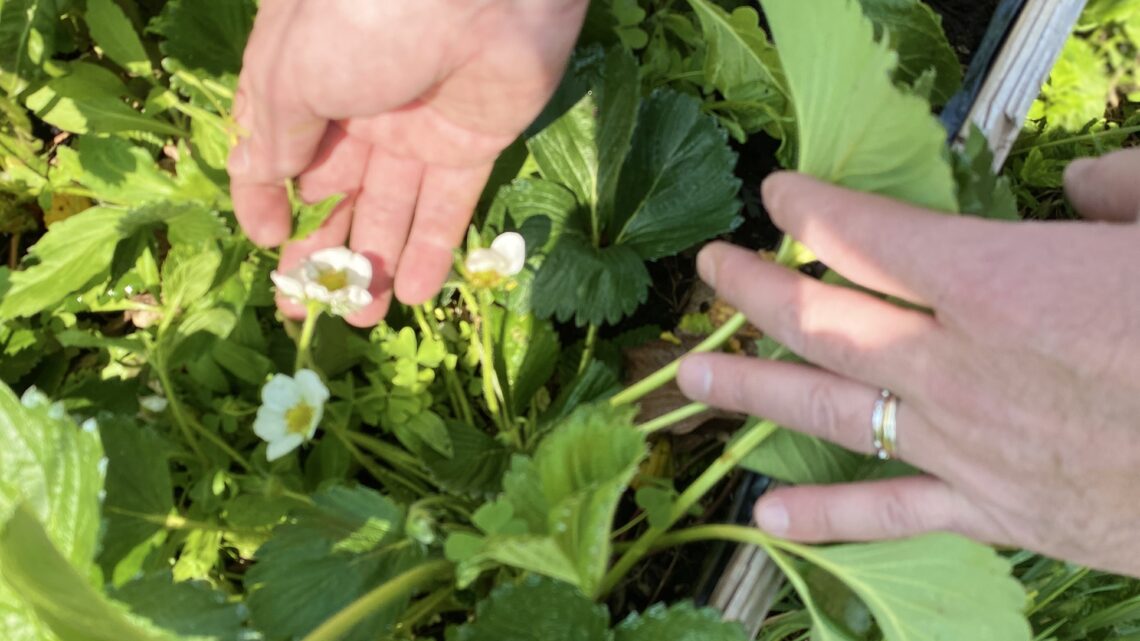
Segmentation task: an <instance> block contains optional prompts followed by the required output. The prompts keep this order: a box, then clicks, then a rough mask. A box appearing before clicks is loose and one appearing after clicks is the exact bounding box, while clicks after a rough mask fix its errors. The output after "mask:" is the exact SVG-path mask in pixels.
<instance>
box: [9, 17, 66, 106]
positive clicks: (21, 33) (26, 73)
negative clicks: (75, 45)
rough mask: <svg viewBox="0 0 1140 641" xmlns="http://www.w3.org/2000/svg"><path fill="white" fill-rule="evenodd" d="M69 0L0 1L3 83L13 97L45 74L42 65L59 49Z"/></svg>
mask: <svg viewBox="0 0 1140 641" xmlns="http://www.w3.org/2000/svg"><path fill="white" fill-rule="evenodd" d="M71 4H72V3H71V1H70V0H4V2H0V85H3V87H2V88H3V89H4V91H5V92H7V93H8V95H10V96H15V95H16V94H18V93H20V92H22V91H23V90H24V89H25V88H26V87H27V86H28V83H30V82H32V81H34V80H38V79H40V78H42V77H43V75H44V72H43V65H44V63H45V62H47V61H48V60H49V59H50V58H51V57H52V56H53V55H54V54H55V52H56V41H57V40H58V32H59V29H60V27H61V22H62V21H61V20H60V17H61V16H62V15H63V14H64V13H65V12H66V11H67V10H68V9H69V8H70V7H71Z"/></svg>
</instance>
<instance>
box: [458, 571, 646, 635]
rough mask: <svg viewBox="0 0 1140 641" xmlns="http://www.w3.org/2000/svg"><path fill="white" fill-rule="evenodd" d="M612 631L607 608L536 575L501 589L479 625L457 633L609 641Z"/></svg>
mask: <svg viewBox="0 0 1140 641" xmlns="http://www.w3.org/2000/svg"><path fill="white" fill-rule="evenodd" d="M608 628H609V613H608V612H607V611H606V606H604V605H595V604H594V603H593V602H591V601H590V600H589V599H587V598H586V597H584V596H582V593H581V592H579V591H578V590H577V588H575V587H573V586H571V585H568V584H566V583H559V582H557V581H551V580H549V579H544V578H541V577H536V576H530V577H527V578H525V579H523V580H522V581H521V582H520V583H518V584H509V583H508V584H505V585H501V586H499V587H498V588H496V589H495V591H494V592H492V593H491V596H489V597H488V598H487V599H485V600H484V601H482V602H480V603H479V605H478V606H477V607H476V610H475V620H474V621H473V622H471V623H467V624H465V625H462V626H460V627H459V628H457V629H455V630H454V632H455V634H454V637H455V638H454V641H608V640H609V639H610V638H611V635H610V631H609V629H608ZM448 638H451V635H449V636H448ZM661 641H664V640H661Z"/></svg>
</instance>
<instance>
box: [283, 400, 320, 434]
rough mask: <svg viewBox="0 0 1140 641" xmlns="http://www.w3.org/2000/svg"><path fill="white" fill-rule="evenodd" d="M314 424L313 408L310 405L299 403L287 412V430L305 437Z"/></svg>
mask: <svg viewBox="0 0 1140 641" xmlns="http://www.w3.org/2000/svg"><path fill="white" fill-rule="evenodd" d="M312 422H313V408H312V406H311V405H309V404H308V403H297V404H296V405H294V406H293V407H291V408H289V411H287V412H285V429H287V430H289V432H291V433H293V434H300V435H302V436H304V435H305V434H308V433H309V425H310V424H311V423H312Z"/></svg>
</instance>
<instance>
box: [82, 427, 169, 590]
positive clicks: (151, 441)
mask: <svg viewBox="0 0 1140 641" xmlns="http://www.w3.org/2000/svg"><path fill="white" fill-rule="evenodd" d="M100 433H101V435H102V437H103V444H104V446H105V447H106V450H107V459H108V461H109V465H108V467H107V484H106V489H107V498H106V499H105V500H104V502H103V514H104V520H105V522H106V524H107V531H106V533H105V534H104V536H103V548H102V550H100V552H99V564H100V565H101V566H102V567H103V572H104V574H105V576H107V577H108V578H109V579H110V581H111V583H112V584H114V585H122V584H123V583H125V582H126V581H127V580H129V579H131V578H134V577H135V576H137V575H138V574H139V573H140V572H141V571H143V570H147V569H157V566H158V565H159V564H160V563H161V561H157V562H156V561H155V560H153V559H150V558H149V557H150V555H151V553H152V552H153V551H154V550H155V549H157V548H158V547H159V546H160V545H162V543H163V542H164V541H165V540H166V529H165V528H164V527H162V525H161V524H160V523H155V522H154V520H153V518H147V517H157V518H161V517H164V516H166V515H167V514H169V513H170V511H171V510H172V509H173V507H174V487H173V484H172V482H171V479H170V465H169V462H168V458H167V457H168V456H169V447H168V446H167V444H166V443H165V442H164V441H163V440H162V439H161V437H159V436H158V434H156V433H155V432H154V430H152V429H150V428H148V427H143V426H140V425H137V424H135V423H134V422H133V421H130V420H126V419H122V418H115V419H108V420H105V421H103V422H102V423H101V425H100Z"/></svg>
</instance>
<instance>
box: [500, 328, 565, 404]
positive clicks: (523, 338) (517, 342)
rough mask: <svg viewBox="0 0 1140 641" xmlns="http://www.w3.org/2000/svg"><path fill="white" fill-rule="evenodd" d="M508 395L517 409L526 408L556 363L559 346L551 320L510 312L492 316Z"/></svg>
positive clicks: (548, 377)
mask: <svg viewBox="0 0 1140 641" xmlns="http://www.w3.org/2000/svg"><path fill="white" fill-rule="evenodd" d="M495 320H496V321H498V322H496V323H495V333H496V336H497V339H496V344H497V345H499V346H500V349H501V351H502V354H501V360H502V364H503V373H505V374H506V378H507V388H508V395H509V398H510V402H511V405H512V406H513V407H514V408H515V411H516V412H522V411H523V410H525V408H526V407H527V405H528V404H529V403H530V401H531V399H532V398H533V397H534V394H535V392H537V391H538V390H539V389H541V388H542V386H543V385H545V384H546V382H547V381H548V380H550V376H551V375H552V374H554V368H555V366H557V365H558V355H559V353H560V351H561V345H560V344H559V342H558V334H557V333H556V332H555V331H554V327H553V325H551V324H550V321H545V320H539V319H537V318H535V317H534V316H532V315H530V314H526V315H520V314H515V313H513V312H510V311H506V312H504V313H503V314H500V315H498V317H497V318H496V319H495Z"/></svg>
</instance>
